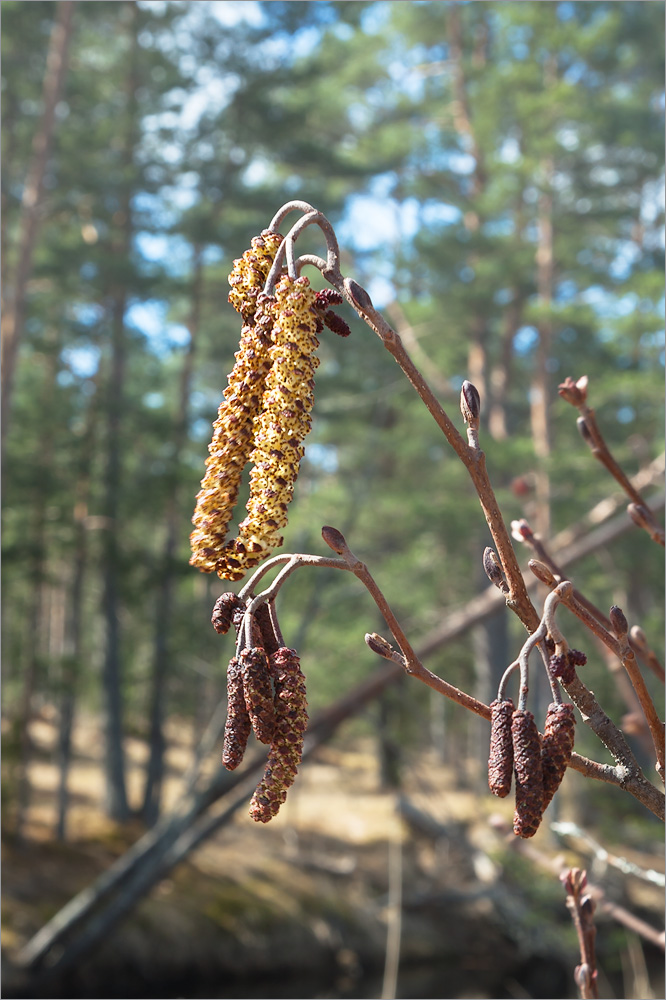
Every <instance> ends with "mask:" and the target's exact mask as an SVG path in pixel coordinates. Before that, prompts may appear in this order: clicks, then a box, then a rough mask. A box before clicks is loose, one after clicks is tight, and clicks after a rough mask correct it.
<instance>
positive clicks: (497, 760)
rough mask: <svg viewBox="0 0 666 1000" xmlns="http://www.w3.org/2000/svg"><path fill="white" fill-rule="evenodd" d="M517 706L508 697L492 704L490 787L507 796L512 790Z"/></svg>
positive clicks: (489, 761) (489, 760)
mask: <svg viewBox="0 0 666 1000" xmlns="http://www.w3.org/2000/svg"><path fill="white" fill-rule="evenodd" d="M515 710H516V707H515V705H514V703H513V701H512V700H511V698H507V699H505V700H502V701H499V700H497V699H496V700H495V701H493V702H491V704H490V711H491V717H490V754H489V757H488V787H489V788H490V791H491V792H492V793H493V795H498V796H499V797H500V798H501V799H503V798H505V796H507V795H508V794H509V792H510V791H511V777H512V775H513V742H512V738H511V718H512V716H513V713H514V712H515Z"/></svg>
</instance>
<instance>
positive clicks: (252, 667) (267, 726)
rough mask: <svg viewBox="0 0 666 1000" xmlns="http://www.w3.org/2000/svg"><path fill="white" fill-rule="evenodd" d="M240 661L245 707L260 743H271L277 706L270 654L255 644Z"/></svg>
mask: <svg viewBox="0 0 666 1000" xmlns="http://www.w3.org/2000/svg"><path fill="white" fill-rule="evenodd" d="M239 662H240V666H241V671H242V676H243V693H244V695H245V707H246V709H247V713H248V716H249V718H250V722H251V723H252V728H253V729H254V735H255V736H256V737H257V739H258V740H259V742H260V743H270V742H271V740H272V738H273V731H274V729H275V706H274V705H273V687H272V685H271V674H270V667H269V662H268V656H267V655H266V651H265V650H264V649H263V648H262V647H261V646H254V647H252V648H251V649H244V650H243V652H242V653H241V655H240V657H239Z"/></svg>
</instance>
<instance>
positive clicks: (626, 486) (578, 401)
mask: <svg viewBox="0 0 666 1000" xmlns="http://www.w3.org/2000/svg"><path fill="white" fill-rule="evenodd" d="M588 382H589V380H588V377H587V375H583V376H582V377H581V378H579V379H578V380H577V381H574V380H573V379H572V378H570V377H569V378H566V379H565V380H564V382H562V383H561V385H560V386H559V388H558V392H559V394H560V396H561V397H562V399H564V400H566V402H567V403H570V404H571V405H572V406H575V407H576V409H577V410H578V412H579V414H580V416H579V417H578V421H577V423H578V430H579V431H580V434H581V437H582V438H583V440H584V441H585V443H586V444H587V445H588V447H589V449H590V451H591V452H592V454H593V455H594V457H595V458H596V459H597V460H598V461H599V462H601V464H602V465H604V466H605V467H606V468H607V469H608V471H609V472H610V474H611V476H613V478H614V479H616V480H617V482H618V483H619V484H620V486H621V487H622V489H623V490H624V492H625V493H626V494H627V496H628V497H629V499H630V500H631V503H630V504H629V507H628V508H627V509H628V511H629V515H630V517H631V518H632V520H633V521H634V523H635V524H637V525H638V526H639V527H641V528H643V529H644V530H645V531H647V533H648V534H649V535H650V537H651V538H652V539H653V540H654V541H655V542H657V543H658V544H659V545H661V546H662V547H664V545H665V544H666V541H665V535H664V529H663V528H662V527H660V525H658V524H657V522H656V521H655V519H654V517H653V515H652V512H651V511H650V509H649V507H648V506H647V504H646V503H645V501H644V500H643V497H642V496H641V495H640V493H639V492H638V490H637V489H636V488H635V486H634V485H633V483H632V482H631V480H630V479H629V477H628V476H627V475H626V474H625V473H624V471H623V470H622V468H621V467H620V466H619V465H618V463H617V462H616V460H615V459H614V458H613V456H612V455H611V452H610V449H609V447H608V445H607V444H606V442H605V440H604V437H603V435H602V433H601V431H600V430H599V426H598V424H597V418H596V416H595V413H594V410H593V409H591V408H590V407H589V406H588V405H587V387H588Z"/></svg>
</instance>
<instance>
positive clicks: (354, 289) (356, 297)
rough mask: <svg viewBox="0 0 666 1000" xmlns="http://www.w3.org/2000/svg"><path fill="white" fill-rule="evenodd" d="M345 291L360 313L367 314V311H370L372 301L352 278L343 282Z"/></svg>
mask: <svg viewBox="0 0 666 1000" xmlns="http://www.w3.org/2000/svg"><path fill="white" fill-rule="evenodd" d="M344 286H345V290H346V291H347V294H348V295H349V297H350V299H351V300H352V302H353V303H354V305H355V306H357V307H358V308H359V309H360V310H361V312H367V310H368V309H372V308H373V306H372V299H371V298H370V296H369V295H368V293H367V292H366V290H365V288H363V286H362V285H359V283H358V281H354V279H353V278H345V280H344Z"/></svg>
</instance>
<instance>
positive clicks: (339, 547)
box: [321, 524, 347, 556]
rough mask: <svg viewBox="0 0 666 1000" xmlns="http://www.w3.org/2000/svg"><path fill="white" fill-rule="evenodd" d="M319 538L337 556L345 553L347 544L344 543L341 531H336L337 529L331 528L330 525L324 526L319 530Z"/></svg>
mask: <svg viewBox="0 0 666 1000" xmlns="http://www.w3.org/2000/svg"><path fill="white" fill-rule="evenodd" d="M321 537H322V538H323V539H324V541H325V542H326V544H327V545H328V547H329V549H333V551H334V552H337V554H338V555H339V556H341V555H342V553H343V552H345V551H346V549H347V543H346V541H345V537H344V535H343V534H342V532H341V531H338V529H337V528H332V527H331V526H330V525H328V524H325V525H324V527H323V528H322V529H321Z"/></svg>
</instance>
